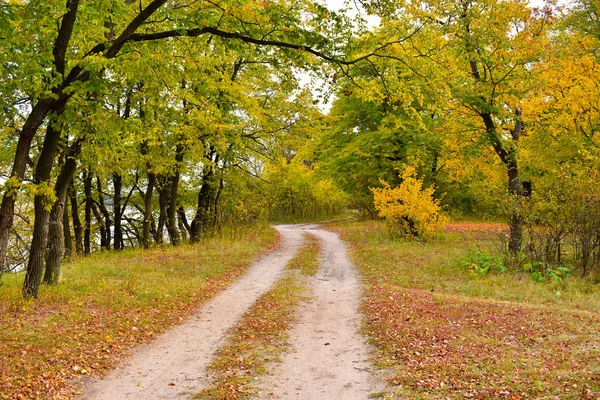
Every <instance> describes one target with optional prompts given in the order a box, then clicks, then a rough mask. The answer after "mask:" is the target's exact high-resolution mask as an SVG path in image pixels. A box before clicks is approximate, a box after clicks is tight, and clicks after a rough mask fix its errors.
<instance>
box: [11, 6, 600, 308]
mask: <svg viewBox="0 0 600 400" xmlns="http://www.w3.org/2000/svg"><path fill="white" fill-rule="evenodd" d="M356 6H359V12H358V14H357V13H356V12H354V13H353V14H352V13H347V12H345V11H347V10H345V9H340V10H337V11H331V10H329V9H328V8H327V7H326V5H325V4H320V3H318V2H313V1H296V2H293V3H292V2H287V1H269V0H265V1H249V2H245V1H240V0H236V1H220V2H212V1H158V0H157V1H139V2H138V1H134V0H124V1H109V2H106V1H94V2H89V1H78V0H69V1H66V2H65V1H45V2H39V1H9V2H3V4H1V5H0V18H1V19H2V20H1V23H0V40H1V42H2V46H1V48H2V50H1V52H0V57H1V58H2V60H1V63H2V69H1V70H0V80H1V92H0V96H1V97H0V99H1V100H0V101H1V107H0V108H1V110H2V114H1V116H2V124H1V127H0V140H1V141H2V151H1V153H0V176H1V179H2V203H1V207H0V271H2V272H4V273H6V272H9V271H15V270H23V269H24V270H25V271H26V272H27V273H26V277H25V281H24V284H23V295H24V296H25V297H26V298H28V297H37V294H38V288H39V286H40V284H41V283H42V282H43V283H47V284H56V283H57V282H58V277H59V276H60V265H61V261H62V260H63V259H64V258H65V257H66V258H69V257H71V256H73V255H83V254H89V253H91V252H94V251H99V250H122V249H124V248H126V247H143V248H149V247H151V246H155V245H160V244H163V243H170V244H172V245H174V246H177V245H179V244H180V243H182V242H187V241H189V242H197V241H199V240H201V239H202V238H204V237H210V236H211V235H214V234H216V233H217V232H222V231H223V230H226V231H228V232H235V231H236V230H239V229H242V228H243V227H248V226H251V225H252V224H257V223H262V222H264V221H278V220H280V221H284V220H285V221H303V220H308V219H315V218H321V219H323V218H326V217H328V216H332V215H334V214H338V213H339V212H341V211H342V210H343V209H346V208H347V207H350V208H353V209H355V210H358V211H359V212H360V213H361V214H362V215H364V216H367V217H371V218H376V217H377V211H376V209H375V207H374V203H373V193H372V189H373V188H381V187H383V186H382V185H384V182H385V184H387V185H392V186H397V185H398V184H400V182H401V181H402V175H401V174H402V171H404V170H406V169H407V168H411V169H412V170H413V171H414V174H415V176H416V177H418V178H419V179H420V182H422V183H423V185H426V186H429V185H433V186H432V187H433V189H434V192H432V195H433V196H434V197H435V198H436V199H438V200H440V201H441V205H442V208H443V210H444V212H445V213H448V214H450V215H451V216H454V217H469V216H477V217H485V218H492V219H496V220H501V221H505V222H506V223H507V224H508V225H509V228H510V237H509V239H508V243H507V248H508V251H509V252H510V253H512V254H514V255H518V253H530V254H533V253H535V256H533V259H531V260H529V263H530V264H531V263H534V262H535V263H539V262H541V263H543V264H544V265H545V266H546V267H547V266H548V265H550V264H553V263H554V264H555V263H561V256H562V251H561V245H562V248H563V249H564V248H566V247H569V248H572V249H574V250H573V251H571V252H570V253H571V257H572V258H573V260H571V262H572V264H573V266H574V267H575V268H576V269H579V270H580V272H581V273H582V274H583V275H586V274H587V273H588V272H589V270H590V269H595V268H597V266H598V264H599V262H600V252H599V251H598V248H599V245H600V235H599V232H600V206H599V204H600V190H599V189H598V185H597V182H598V160H599V158H598V156H599V146H600V142H599V140H600V138H599V136H598V127H599V124H600V119H599V115H600V114H599V108H598V106H599V90H600V89H599V85H598V82H599V79H598V78H599V76H598V73H599V70H598V49H599V40H600V22H598V14H597V7H598V5H597V4H596V3H595V2H594V1H593V0H581V1H577V2H574V3H570V4H568V5H561V4H558V3H553V2H547V3H545V4H543V5H541V6H539V7H533V6H530V5H529V4H528V3H527V2H526V1H513V0H511V1H498V0H489V1H488V0H477V1H450V2H447V1H443V0H442V1H423V2H420V1H419V2H402V1H400V2H397V1H373V2H371V1H361V2H359V3H357V4H354V5H346V7H348V8H354V7H356ZM351 15H354V16H353V17H351ZM369 16H370V17H373V16H375V17H376V18H377V23H376V24H372V23H368V22H367V17H369ZM307 81H310V83H307ZM323 104H325V106H323ZM165 231H166V232H165ZM524 237H526V240H525V239H524ZM566 242H569V243H566ZM530 258H531V257H530Z"/></svg>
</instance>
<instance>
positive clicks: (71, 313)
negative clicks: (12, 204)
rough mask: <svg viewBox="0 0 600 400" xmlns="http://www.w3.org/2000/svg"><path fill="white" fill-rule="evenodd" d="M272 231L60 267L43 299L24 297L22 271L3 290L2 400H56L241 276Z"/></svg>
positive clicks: (0, 303) (42, 292)
mask: <svg viewBox="0 0 600 400" xmlns="http://www.w3.org/2000/svg"><path fill="white" fill-rule="evenodd" d="M276 241H277V234H276V232H275V231H273V230H271V229H266V228H265V229H258V230H256V231H253V232H252V233H251V234H248V235H246V236H244V237H242V238H238V239H237V240H235V241H233V240H227V239H222V238H221V239H213V240H207V241H205V242H203V243H202V244H199V245H196V246H190V245H184V246H180V247H177V248H173V247H161V248H156V249H152V250H147V251H142V250H125V251H123V252H119V253H115V252H108V253H98V254H94V255H91V256H88V257H85V258H80V259H78V260H76V261H74V262H72V263H70V264H67V265H65V266H64V267H63V277H62V280H61V283H60V284H59V285H57V286H42V287H41V289H40V295H39V300H35V301H29V302H25V301H23V300H22V299H21V291H20V289H21V288H20V286H21V283H22V279H23V276H22V274H16V275H5V276H4V277H3V286H2V287H0V292H1V293H2V298H1V299H0V326H1V329H0V359H2V360H3V362H2V363H1V364H0V398H3V399H50V398H55V399H61V398H72V397H73V395H74V394H75V393H76V389H75V387H74V385H73V382H75V381H76V380H77V378H80V377H81V376H82V375H91V376H101V375H103V374H105V373H106V372H108V371H109V370H110V369H112V368H113V367H114V366H115V365H116V363H117V361H118V360H119V359H120V358H122V357H123V356H124V355H125V354H126V353H127V352H128V351H129V350H130V349H131V348H132V347H133V346H135V345H136V344H139V343H146V342H150V341H151V340H152V339H153V338H154V337H155V336H156V335H157V334H159V333H161V332H163V331H165V330H166V329H167V328H169V327H171V326H173V325H176V324H179V323H181V322H182V321H183V320H184V319H185V318H186V317H187V316H189V315H190V314H192V313H193V312H194V311H195V310H196V308H197V307H198V305H200V304H201V303H202V302H204V301H206V300H207V299H209V298H210V297H212V296H213V295H214V294H216V293H217V292H218V291H220V290H221V289H222V288H224V287H226V286H227V285H228V284H229V283H231V282H232V281H233V280H234V279H235V278H236V277H238V276H240V275H241V274H243V273H244V271H245V269H246V268H247V267H248V266H249V265H250V263H251V261H252V260H253V259H254V258H255V257H256V256H257V255H258V254H259V253H261V252H264V251H267V250H268V249H269V248H272V247H273V246H274V245H275V243H276Z"/></svg>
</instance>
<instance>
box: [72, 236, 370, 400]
mask: <svg viewBox="0 0 600 400" xmlns="http://www.w3.org/2000/svg"><path fill="white" fill-rule="evenodd" d="M277 229H278V230H279V232H280V233H281V245H280V247H279V248H278V249H277V250H275V251H274V252H272V253H271V254H269V255H267V256H265V257H262V258H261V259H259V260H258V261H257V262H256V263H255V264H254V265H253V266H252V267H250V269H249V271H248V273H247V274H246V275H245V276H244V277H242V278H241V279H239V280H238V281H236V282H235V283H234V284H233V285H231V286H230V287H229V288H227V289H226V290H224V291H223V292H221V293H220V294H219V295H217V296H216V297H215V298H213V299H212V300H211V301H210V302H208V303H206V304H205V305H204V306H203V307H202V308H201V309H200V310H199V311H198V313H197V314H196V315H195V316H193V317H191V318H190V319H189V320H188V321H187V322H186V323H184V324H183V325H180V326H178V327H176V328H174V329H172V330H170V331H168V332H166V333H165V334H163V335H162V336H161V337H159V338H158V339H157V340H156V342H154V343H153V344H151V345H147V346H143V347H140V348H139V349H138V350H137V351H136V352H135V354H134V355H133V356H132V357H131V358H129V359H128V360H126V361H125V362H124V363H123V365H122V366H121V367H120V368H118V369H116V370H115V371H113V373H112V374H110V375H109V376H107V377H105V378H104V379H103V380H94V381H90V382H87V383H86V384H85V385H84V387H83V395H82V396H81V397H80V398H81V399H89V400H99V399H106V400H109V399H110V400H113V399H134V400H153V399H187V398H190V394H191V393H194V392H198V388H200V387H202V386H203V384H205V383H206V382H207V377H206V372H205V368H206V366H207V365H208V364H209V362H210V361H211V359H212V355H213V353H214V352H215V350H216V349H217V348H218V347H219V346H220V345H222V344H223V343H224V342H225V340H226V339H227V335H226V334H227V331H228V330H229V329H230V328H232V327H233V326H234V325H235V323H236V321H237V320H238V319H239V318H240V317H241V316H242V315H243V313H244V312H245V311H247V310H248V309H249V308H250V307H251V306H252V304H254V302H255V301H256V299H257V298H258V297H259V296H260V295H261V294H262V293H264V292H266V291H267V290H268V289H269V287H270V286H271V285H272V283H273V282H274V281H275V280H276V279H277V277H278V276H279V275H280V274H281V272H282V271H283V269H284V267H285V266H286V264H287V263H288V262H289V260H290V259H291V258H292V257H293V255H294V254H295V253H296V251H297V250H298V248H299V247H300V245H301V244H302V241H303V232H305V231H309V232H311V233H313V234H315V235H316V236H317V237H319V239H320V241H321V243H322V246H323V253H324V254H323V260H322V265H321V269H320V271H319V273H318V274H317V275H316V276H315V277H314V279H313V281H312V283H311V286H312V291H313V295H314V299H313V300H312V301H310V302H309V303H307V304H305V305H304V306H303V307H302V309H301V310H300V311H299V312H300V320H299V322H298V324H297V325H296V326H295V328H294V329H293V331H292V332H290V342H291V344H292V346H293V350H292V351H293V352H292V353H290V354H288V356H287V357H286V358H284V360H283V362H282V364H281V365H279V366H277V367H276V371H275V374H274V375H273V376H272V377H269V378H267V379H265V380H264V381H263V382H262V384H261V386H262V387H263V388H264V390H262V391H261V393H260V397H263V398H264V397H266V398H278V399H279V398H281V399H341V398H343V399H350V400H352V399H367V398H368V394H369V393H370V391H372V390H373V380H372V379H373V378H372V377H371V374H370V373H369V370H370V366H369V364H368V363H367V361H366V359H367V356H368V350H367V347H366V345H365V344H364V339H363V338H362V337H360V335H358V333H357V330H358V328H359V324H360V316H359V314H358V310H357V307H358V302H359V300H360V286H359V283H358V280H357V277H356V274H355V273H354V271H353V268H352V264H351V263H350V261H349V260H348V258H347V256H346V253H345V248H344V244H343V243H342V242H341V241H340V239H339V238H338V237H337V235H335V234H334V233H331V232H327V231H324V230H321V229H319V228H318V226H316V225H282V226H278V227H277Z"/></svg>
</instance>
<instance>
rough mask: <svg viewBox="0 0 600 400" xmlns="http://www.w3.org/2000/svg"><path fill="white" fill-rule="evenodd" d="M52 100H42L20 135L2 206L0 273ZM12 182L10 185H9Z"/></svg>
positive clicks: (0, 215)
mask: <svg viewBox="0 0 600 400" xmlns="http://www.w3.org/2000/svg"><path fill="white" fill-rule="evenodd" d="M50 105H51V102H50V100H48V99H46V100H40V101H39V102H38V103H37V104H36V105H35V106H34V107H33V109H32V110H31V113H30V114H29V116H28V117H27V120H26V121H25V124H24V125H23V127H22V128H21V131H20V133H19V141H18V143H17V148H16V151H15V158H14V160H13V165H12V171H11V174H10V179H9V181H7V182H6V183H5V186H4V196H3V197H2V204H1V205H0V271H4V270H5V269H6V252H7V249H8V241H9V239H10V232H11V229H12V226H13V222H14V217H15V201H16V199H17V192H18V189H19V186H20V185H21V181H22V180H23V177H24V176H25V168H26V167H27V160H28V159H29V149H30V148H31V142H32V140H33V137H34V136H35V134H36V132H37V129H38V128H39V127H40V125H42V122H44V119H45V118H46V115H47V114H48V112H49V110H50ZM8 182H10V184H8Z"/></svg>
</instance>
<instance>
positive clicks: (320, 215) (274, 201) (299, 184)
mask: <svg viewBox="0 0 600 400" xmlns="http://www.w3.org/2000/svg"><path fill="white" fill-rule="evenodd" d="M266 169H267V171H266V173H265V179H266V180H267V181H268V182H269V184H268V185H267V186H266V187H265V195H266V196H267V198H268V199H269V204H268V207H269V214H270V218H271V220H275V221H281V222H299V221H312V220H315V219H324V218H328V217H332V216H336V215H339V214H340V213H341V212H342V211H343V210H344V209H345V207H346V204H347V203H348V197H347V195H346V194H345V193H344V192H342V191H341V190H340V189H338V188H337V187H336V186H335V185H334V184H333V182H331V181H329V180H323V179H319V178H318V177H317V176H316V174H315V171H314V170H312V169H310V168H309V167H307V166H306V165H304V164H302V163H299V162H297V161H296V160H291V162H289V163H288V162H287V161H286V159H283V158H281V159H279V160H278V161H277V162H275V163H271V164H268V165H267V166H266Z"/></svg>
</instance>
